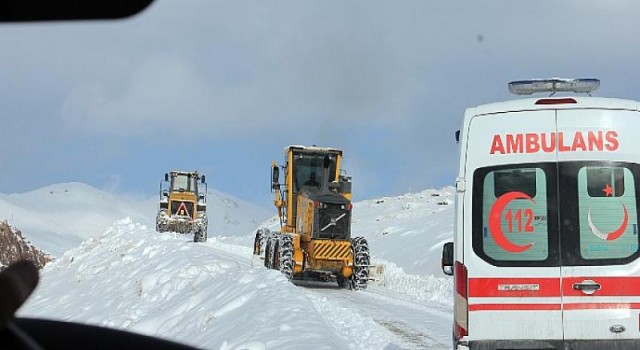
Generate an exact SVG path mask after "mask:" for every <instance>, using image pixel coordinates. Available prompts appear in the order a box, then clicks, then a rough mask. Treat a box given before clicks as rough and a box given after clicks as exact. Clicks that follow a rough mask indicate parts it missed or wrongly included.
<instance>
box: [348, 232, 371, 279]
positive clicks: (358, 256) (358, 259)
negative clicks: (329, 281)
mask: <svg viewBox="0 0 640 350" xmlns="http://www.w3.org/2000/svg"><path fill="white" fill-rule="evenodd" d="M351 251H352V254H353V265H354V266H353V275H351V278H350V282H351V283H350V288H351V289H352V290H362V289H367V283H368V282H369V265H371V260H370V257H369V244H368V243H367V240H366V239H364V238H363V237H356V238H353V239H352V240H351Z"/></svg>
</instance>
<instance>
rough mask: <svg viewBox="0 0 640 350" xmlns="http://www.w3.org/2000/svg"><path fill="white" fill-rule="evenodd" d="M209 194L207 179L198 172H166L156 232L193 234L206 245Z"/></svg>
mask: <svg viewBox="0 0 640 350" xmlns="http://www.w3.org/2000/svg"><path fill="white" fill-rule="evenodd" d="M201 191H202V192H201ZM206 193H207V183H206V181H205V176H204V175H200V174H198V172H197V171H190V172H188V171H171V172H169V173H165V174H164V181H160V203H159V205H158V215H157V216H156V231H158V232H167V231H172V232H178V233H192V234H193V241H194V242H206V240H207V225H208V219H207V196H206Z"/></svg>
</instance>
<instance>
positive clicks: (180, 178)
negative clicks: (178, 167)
mask: <svg viewBox="0 0 640 350" xmlns="http://www.w3.org/2000/svg"><path fill="white" fill-rule="evenodd" d="M170 188H171V192H192V193H198V176H197V175H196V174H192V173H178V172H173V173H171V183H170Z"/></svg>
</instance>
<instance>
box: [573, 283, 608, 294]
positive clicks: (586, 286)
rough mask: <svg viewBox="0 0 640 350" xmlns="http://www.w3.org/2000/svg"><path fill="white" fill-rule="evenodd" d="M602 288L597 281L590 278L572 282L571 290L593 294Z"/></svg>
mask: <svg viewBox="0 0 640 350" xmlns="http://www.w3.org/2000/svg"><path fill="white" fill-rule="evenodd" d="M600 288H602V287H601V286H600V284H599V283H596V282H595V281H592V280H585V281H582V282H581V283H574V284H573V290H580V291H582V293H584V294H593V293H595V292H596V291H597V290H600Z"/></svg>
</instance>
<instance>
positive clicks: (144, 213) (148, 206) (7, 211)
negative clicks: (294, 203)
mask: <svg viewBox="0 0 640 350" xmlns="http://www.w3.org/2000/svg"><path fill="white" fill-rule="evenodd" d="M207 201H208V204H209V212H210V218H209V236H212V235H221V234H222V235H246V234H247V233H249V232H251V231H252V230H253V229H254V228H255V227H256V226H257V223H258V222H261V221H263V220H264V219H265V218H267V217H268V216H269V215H270V213H269V212H267V211H266V210H265V209H262V208H259V207H256V206H254V205H252V204H249V203H247V202H245V201H242V200H240V199H237V198H234V197H233V196H230V195H227V194H224V193H221V192H218V191H216V190H213V189H210V190H209V193H208V194H207ZM157 206H158V199H157V197H155V196H152V197H150V198H149V199H146V200H136V199H133V198H129V197H126V196H117V195H114V194H111V193H108V192H105V191H102V190H99V189H96V188H94V187H91V186H89V185H86V184H83V183H78V182H72V183H62V184H56V185H51V186H47V187H43V188H40V189H37V190H34V191H31V192H26V193H18V194H0V219H6V220H8V222H9V223H10V224H11V225H13V226H15V227H17V228H19V229H20V230H22V232H23V233H24V235H25V236H26V237H27V238H28V239H29V240H30V241H31V242H33V243H34V244H35V245H36V246H37V247H39V248H40V249H42V250H44V251H46V252H48V253H51V254H52V255H54V256H62V254H63V253H64V252H65V251H67V250H69V249H71V248H73V247H75V246H77V245H78V244H80V243H81V242H82V241H84V240H86V239H88V238H91V237H94V236H97V235H99V234H100V233H101V232H103V231H104V230H105V229H106V228H107V227H109V226H110V225H111V224H112V223H113V222H115V221H117V220H120V219H123V218H126V217H129V218H131V219H132V220H133V221H134V222H138V223H142V224H145V225H147V226H149V227H153V226H154V222H155V216H156V211H157Z"/></svg>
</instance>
